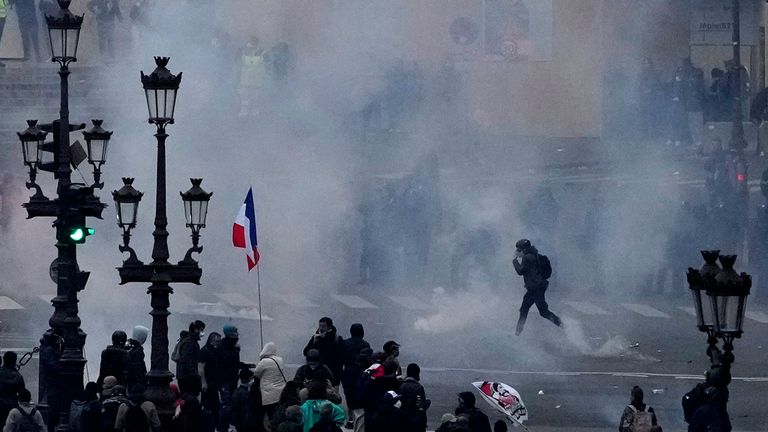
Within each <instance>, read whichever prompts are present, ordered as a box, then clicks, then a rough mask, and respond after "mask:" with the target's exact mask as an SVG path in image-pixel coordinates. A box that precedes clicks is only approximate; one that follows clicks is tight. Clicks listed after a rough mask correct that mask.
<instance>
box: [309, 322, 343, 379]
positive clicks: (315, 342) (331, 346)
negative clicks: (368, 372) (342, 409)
mask: <svg viewBox="0 0 768 432" xmlns="http://www.w3.org/2000/svg"><path fill="white" fill-rule="evenodd" d="M343 341H344V340H343V339H342V338H341V336H339V335H338V334H337V333H336V327H335V326H334V325H333V320H332V319H331V318H328V317H322V318H320V321H319V322H318V326H317V331H316V332H315V334H314V335H312V337H311V338H310V339H309V342H307V346H305V347H304V355H305V356H306V355H307V353H308V352H309V350H311V349H316V350H318V351H319V352H320V360H321V361H322V362H323V363H324V364H325V365H326V366H328V368H329V369H330V370H331V372H332V373H333V378H331V382H332V383H333V387H334V388H335V390H336V393H338V391H339V384H340V383H341V373H342V371H343V369H344V365H343V354H342V350H343V346H342V343H343Z"/></svg>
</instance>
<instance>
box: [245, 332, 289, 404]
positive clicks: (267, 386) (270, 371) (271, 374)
mask: <svg viewBox="0 0 768 432" xmlns="http://www.w3.org/2000/svg"><path fill="white" fill-rule="evenodd" d="M259 359H260V360H259V363H258V364H257V365H256V369H255V370H254V371H253V372H254V374H255V375H256V378H258V379H259V387H260V391H261V403H262V405H263V406H264V411H265V412H266V413H267V417H269V418H272V416H274V414H275V410H276V409H277V403H278V402H279V401H280V393H282V391H283V388H284V387H285V385H286V383H287V382H288V380H287V379H286V377H285V372H284V371H285V364H284V363H283V358H282V357H279V356H278V355H277V345H275V343H274V342H267V343H266V344H265V345H264V348H263V349H262V350H261V353H260V354H259Z"/></svg>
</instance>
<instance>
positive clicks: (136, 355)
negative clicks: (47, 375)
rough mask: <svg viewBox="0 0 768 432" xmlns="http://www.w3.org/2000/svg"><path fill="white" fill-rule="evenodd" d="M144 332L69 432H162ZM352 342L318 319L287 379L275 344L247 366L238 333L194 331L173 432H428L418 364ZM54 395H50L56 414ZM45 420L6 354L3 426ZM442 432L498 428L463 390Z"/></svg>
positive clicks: (0, 405) (89, 387)
mask: <svg viewBox="0 0 768 432" xmlns="http://www.w3.org/2000/svg"><path fill="white" fill-rule="evenodd" d="M148 332H149V330H148V329H147V328H146V327H143V326H135V327H134V328H133V331H132V334H131V337H130V338H128V337H127V334H126V333H125V332H124V331H122V330H117V331H115V332H114V333H113V334H112V343H111V344H110V345H109V346H107V347H106V348H105V349H104V350H103V351H102V353H101V361H100V364H99V376H98V379H97V380H96V381H95V382H89V383H87V384H86V385H85V388H84V390H83V392H82V394H81V395H80V396H79V397H77V398H76V399H75V400H74V401H73V402H72V404H71V406H70V409H69V420H68V425H69V428H70V430H72V431H79V432H118V431H119V432H134V431H141V432H157V431H159V430H160V427H161V417H162V413H159V410H158V407H157V406H155V404H154V403H153V402H152V401H149V400H148V399H147V388H148V384H149V383H148V377H147V368H146V362H145V355H144V348H143V345H144V343H145V341H146V339H147V336H148ZM349 334H350V335H349V337H348V338H343V337H342V336H340V335H339V334H338V331H337V328H336V327H335V325H334V323H333V320H332V319H331V318H328V317H323V318H321V319H320V320H319V322H318V328H317V331H316V332H315V334H313V335H312V336H311V337H310V339H309V341H308V342H307V344H306V346H305V347H304V350H303V354H304V357H305V360H306V361H305V364H304V365H302V366H300V367H299V368H298V369H297V370H296V372H295V373H294V374H293V375H290V374H289V373H288V371H287V369H286V365H285V363H284V361H283V358H282V357H281V356H280V355H279V353H278V349H277V346H276V345H275V343H273V342H268V343H266V344H264V347H263V349H262V350H261V353H260V354H259V359H258V362H257V363H255V364H253V363H245V362H243V361H242V359H241V357H240V345H239V332H238V329H237V327H235V326H234V325H232V324H227V325H225V326H224V327H223V329H222V332H221V333H219V332H211V333H210V334H209V335H208V336H207V337H206V335H205V323H203V322H202V321H199V320H198V321H194V322H192V323H190V325H189V327H188V328H187V329H186V330H184V331H182V332H181V333H180V335H179V339H178V341H177V342H176V344H175V346H174V348H173V351H172V353H171V360H172V361H173V362H174V363H175V364H176V370H175V372H176V374H175V377H176V379H175V382H173V383H171V384H170V386H169V387H168V391H167V393H168V396H169V397H170V398H171V399H172V400H174V403H173V408H174V412H173V416H172V424H173V428H174V430H177V431H179V432H182V431H184V432H195V431H200V432H213V431H219V432H225V431H230V430H232V428H234V429H235V430H237V431H238V432H243V431H248V432H264V431H274V432H310V431H311V432H330V431H341V430H342V428H346V429H351V430H354V431H356V432H361V431H368V432H390V431H403V432H417V431H419V432H424V431H426V428H427V410H428V409H429V408H430V406H431V401H430V399H429V398H428V397H427V395H426V391H425V389H424V386H423V385H422V384H421V382H420V381H421V368H420V367H419V365H418V364H416V363H411V364H408V365H407V366H406V367H405V368H404V369H403V368H402V367H401V365H400V360H399V357H400V344H398V343H397V342H395V341H392V340H390V341H387V342H386V343H385V344H384V346H383V347H382V350H381V351H374V350H373V349H372V348H371V346H370V344H369V343H368V342H367V341H366V340H365V331H364V329H363V326H362V324H360V323H354V324H352V325H351V326H350V329H349ZM203 340H204V342H203ZM201 343H202V346H201ZM48 354H49V353H41V363H47V362H48V360H47V359H44V358H43V357H46V356H48ZM53 393H55V392H51V393H49V396H48V402H49V403H51V407H53V406H54V405H55V404H54V401H53V399H54V396H52V394H53ZM48 414H49V415H48V417H47V418H46V419H44V418H43V416H42V414H41V413H40V412H39V411H37V410H36V408H35V407H34V404H32V402H31V395H30V392H29V391H28V390H27V389H26V388H25V384H24V379H23V378H22V376H21V374H20V373H19V372H18V366H17V356H16V354H15V353H14V352H10V351H9V352H6V353H5V354H4V356H3V367H1V368H0V418H6V419H7V420H6V426H5V429H4V431H5V432H13V431H39V432H43V431H46V430H48V431H52V430H54V428H55V426H56V425H57V424H58V420H59V418H58V413H57V410H56V409H51V410H49V413H48ZM44 420H45V421H44ZM22 424H23V426H21V425H22ZM438 430H440V431H442V432H490V431H491V430H492V429H491V423H490V420H489V418H488V416H486V415H485V414H484V413H483V412H482V411H480V409H479V408H477V406H476V399H475V396H474V394H473V393H471V392H462V393H460V394H459V395H458V405H457V407H456V409H455V411H454V412H453V413H446V414H445V415H443V417H442V419H441V426H440V427H439V429H438ZM493 430H494V431H500V430H506V425H505V424H504V422H503V421H500V422H497V424H496V425H495V426H494V427H493Z"/></svg>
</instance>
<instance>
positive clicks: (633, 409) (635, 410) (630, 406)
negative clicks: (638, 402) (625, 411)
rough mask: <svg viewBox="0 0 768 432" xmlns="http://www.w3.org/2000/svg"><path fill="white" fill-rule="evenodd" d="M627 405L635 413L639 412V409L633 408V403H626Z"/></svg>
mask: <svg viewBox="0 0 768 432" xmlns="http://www.w3.org/2000/svg"><path fill="white" fill-rule="evenodd" d="M627 406H628V407H629V409H631V410H632V412H633V413H635V414H637V413H638V412H639V411H638V410H637V408H635V406H634V405H632V404H629V405H627Z"/></svg>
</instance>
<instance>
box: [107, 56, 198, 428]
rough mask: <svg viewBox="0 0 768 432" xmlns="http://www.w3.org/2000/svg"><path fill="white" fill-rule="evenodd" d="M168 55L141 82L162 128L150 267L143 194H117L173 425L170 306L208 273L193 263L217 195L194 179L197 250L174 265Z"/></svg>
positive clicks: (188, 209)
mask: <svg viewBox="0 0 768 432" xmlns="http://www.w3.org/2000/svg"><path fill="white" fill-rule="evenodd" d="M168 60H169V59H168V57H155V62H156V64H157V68H156V69H155V70H154V72H152V73H151V74H149V75H145V74H144V73H143V72H142V74H141V82H142V84H143V85H144V91H145V93H146V98H147V109H148V111H149V123H151V124H154V125H155V126H156V128H157V133H156V134H155V137H156V138H157V197H156V201H155V230H154V232H153V233H152V236H153V237H154V243H153V247H152V262H150V263H149V264H144V263H143V262H142V261H140V260H139V259H138V258H137V256H136V252H135V251H134V250H133V248H131V247H130V246H129V241H130V237H131V229H132V228H134V227H135V226H136V220H137V211H138V206H139V202H140V201H141V196H142V193H141V192H139V191H137V190H136V189H134V188H133V186H132V183H133V179H132V178H124V179H123V182H124V186H123V187H122V188H121V189H120V190H119V191H115V192H113V193H112V196H113V197H114V199H115V204H116V208H117V217H118V225H119V226H120V227H121V228H122V229H123V245H122V246H120V251H121V252H128V253H129V257H128V259H126V260H125V261H123V265H122V267H119V268H118V269H117V270H118V273H119V274H120V283H121V284H125V283H129V282H144V283H150V284H151V285H150V286H149V290H148V293H149V294H150V296H151V305H152V311H151V312H150V315H152V354H151V368H150V371H149V373H148V374H147V378H148V381H149V386H148V388H147V397H148V398H149V399H150V400H151V401H153V402H154V403H155V405H156V406H157V408H158V411H159V412H160V416H161V420H162V421H163V424H164V425H165V426H166V427H167V426H168V425H169V424H170V420H171V416H172V414H173V402H174V398H175V397H174V395H173V393H171V390H170V388H169V384H170V382H171V380H172V379H173V374H172V373H171V371H170V370H168V360H169V354H168V315H170V312H168V307H169V305H170V294H172V293H173V289H172V288H171V286H170V283H172V282H184V283H194V284H198V285H199V284H200V277H201V275H202V269H201V268H200V266H199V265H198V264H197V261H195V260H194V259H192V253H193V252H194V253H200V252H202V250H203V248H202V246H198V241H199V238H200V229H201V228H203V227H205V219H206V215H207V213H208V201H209V200H210V197H211V195H212V194H210V193H207V192H205V191H204V190H202V189H201V188H200V183H201V182H202V179H191V180H192V185H193V186H192V188H191V189H190V190H189V191H187V192H185V193H183V194H181V196H182V200H183V202H184V210H185V215H186V219H187V226H188V227H189V228H191V230H192V243H193V244H192V247H191V248H190V249H189V250H188V251H187V253H186V255H185V257H184V259H183V260H182V261H180V262H178V263H177V264H171V263H170V262H169V261H168V259H169V258H170V255H169V252H168V231H167V230H166V226H167V225H168V219H167V217H166V210H165V207H166V187H165V174H166V172H165V141H166V138H168V135H167V134H166V132H165V127H166V125H168V124H173V121H174V119H173V116H174V110H175V105H176V93H177V91H178V89H179V84H180V82H181V73H179V74H178V75H173V74H172V73H171V72H170V71H169V70H168V69H167V68H166V66H167V65H168Z"/></svg>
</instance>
